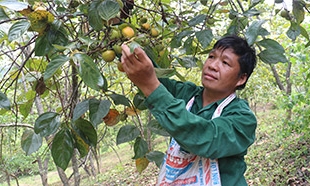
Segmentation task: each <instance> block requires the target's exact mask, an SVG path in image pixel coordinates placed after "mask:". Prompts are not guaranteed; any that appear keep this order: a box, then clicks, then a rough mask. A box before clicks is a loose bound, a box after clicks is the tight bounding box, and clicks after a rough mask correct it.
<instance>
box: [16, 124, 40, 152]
mask: <svg viewBox="0 0 310 186" xmlns="http://www.w3.org/2000/svg"><path fill="white" fill-rule="evenodd" d="M41 145H42V137H41V136H40V135H39V134H36V133H34V131H33V130H29V129H26V130H25V131H24V133H23V135H22V140H21V146H22V149H23V150H24V151H25V152H26V155H30V154H31V153H33V152H35V151H37V150H38V149H39V148H40V147H41Z"/></svg>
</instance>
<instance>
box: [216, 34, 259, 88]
mask: <svg viewBox="0 0 310 186" xmlns="http://www.w3.org/2000/svg"><path fill="white" fill-rule="evenodd" d="M213 49H220V50H226V49H232V50H233V52H234V53H235V54H236V55H238V56H239V60H238V62H239V65H240V72H239V76H241V75H244V74H245V75H246V76H247V80H246V81H245V83H244V84H242V85H240V86H238V87H237V90H241V89H243V88H244V87H245V85H246V83H247V81H248V79H249V78H250V76H251V74H252V72H253V70H254V68H255V66H256V63H257V59H256V53H255V49H254V48H252V47H251V46H249V44H248V43H247V41H246V40H245V39H243V38H241V37H239V36H236V35H230V36H225V37H223V38H221V39H219V40H218V41H217V42H216V43H215V44H214V46H213Z"/></svg>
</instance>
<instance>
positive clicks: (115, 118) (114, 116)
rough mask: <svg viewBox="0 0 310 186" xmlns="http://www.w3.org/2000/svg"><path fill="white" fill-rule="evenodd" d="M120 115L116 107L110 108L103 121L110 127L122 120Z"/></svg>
mask: <svg viewBox="0 0 310 186" xmlns="http://www.w3.org/2000/svg"><path fill="white" fill-rule="evenodd" d="M119 115H120V114H119V112H118V111H117V110H116V109H110V110H109V113H108V114H107V115H106V116H105V117H104V118H103V121H104V123H105V124H106V125H107V126H109V127H111V126H114V125H116V124H117V123H118V122H119V120H120V118H119Z"/></svg>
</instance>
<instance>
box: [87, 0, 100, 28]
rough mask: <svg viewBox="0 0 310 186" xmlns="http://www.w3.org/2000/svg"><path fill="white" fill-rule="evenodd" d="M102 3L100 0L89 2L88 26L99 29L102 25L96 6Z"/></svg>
mask: <svg viewBox="0 0 310 186" xmlns="http://www.w3.org/2000/svg"><path fill="white" fill-rule="evenodd" d="M101 3H102V0H94V1H92V2H91V4H90V6H89V9H88V20H89V24H90V26H92V27H93V28H94V29H95V30H97V31H99V30H101V29H102V27H103V20H102V18H101V17H100V15H99V12H98V7H99V6H100V4H101Z"/></svg>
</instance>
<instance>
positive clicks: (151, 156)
mask: <svg viewBox="0 0 310 186" xmlns="http://www.w3.org/2000/svg"><path fill="white" fill-rule="evenodd" d="M164 157H165V154H164V153H163V152H160V151H151V152H149V153H147V154H146V158H147V159H148V160H149V161H150V162H155V164H156V166H157V167H158V168H159V167H160V166H161V164H162V162H163V161H164Z"/></svg>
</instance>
